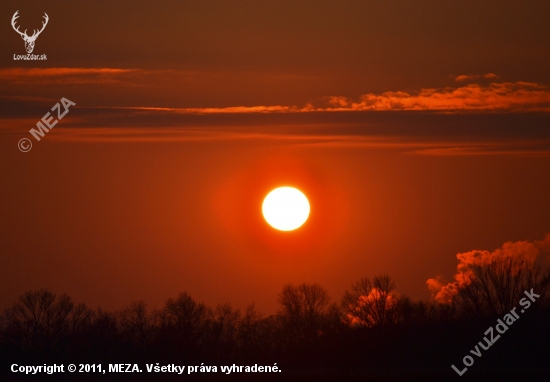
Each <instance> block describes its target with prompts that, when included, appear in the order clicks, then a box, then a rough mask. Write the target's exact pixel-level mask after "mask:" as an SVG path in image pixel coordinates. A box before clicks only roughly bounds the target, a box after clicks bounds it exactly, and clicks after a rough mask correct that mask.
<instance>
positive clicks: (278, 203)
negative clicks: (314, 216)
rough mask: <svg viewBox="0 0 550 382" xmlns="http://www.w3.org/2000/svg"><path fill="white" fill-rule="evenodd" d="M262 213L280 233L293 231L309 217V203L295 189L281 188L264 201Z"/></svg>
mask: <svg viewBox="0 0 550 382" xmlns="http://www.w3.org/2000/svg"><path fill="white" fill-rule="evenodd" d="M262 213H263V215H264V218H265V220H266V221H267V222H268V223H269V225H270V226H272V227H273V228H275V229H278V230H279V231H293V230H295V229H297V228H299V227H301V226H302V225H303V224H304V223H305V222H306V220H307V218H308V217H309V201H308V200H307V198H306V196H305V195H304V194H303V193H302V192H301V191H300V190H298V189H296V188H294V187H279V188H276V189H274V190H273V191H271V192H270V193H269V194H267V196H266V197H265V199H264V202H263V204H262Z"/></svg>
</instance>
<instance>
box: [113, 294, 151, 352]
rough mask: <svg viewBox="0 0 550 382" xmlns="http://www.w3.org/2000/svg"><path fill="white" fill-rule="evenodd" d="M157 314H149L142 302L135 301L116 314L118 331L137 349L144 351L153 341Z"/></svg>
mask: <svg viewBox="0 0 550 382" xmlns="http://www.w3.org/2000/svg"><path fill="white" fill-rule="evenodd" d="M158 318H159V314H158V313H157V312H152V313H149V312H148V311H147V304H146V303H145V302H144V301H136V302H133V303H131V304H130V306H129V307H127V308H125V309H123V310H121V311H120V312H119V313H118V321H119V323H120V330H121V332H122V335H123V336H124V338H125V339H126V340H127V341H128V342H130V343H131V344H132V346H137V347H138V348H139V349H145V348H146V347H147V345H148V344H149V343H150V342H151V340H152V339H153V335H154V331H155V330H156V328H157V321H158Z"/></svg>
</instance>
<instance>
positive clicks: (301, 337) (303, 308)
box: [279, 284, 330, 343]
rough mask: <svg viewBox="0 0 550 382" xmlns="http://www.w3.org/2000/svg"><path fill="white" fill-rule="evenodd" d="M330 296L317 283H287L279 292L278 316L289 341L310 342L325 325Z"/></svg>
mask: <svg viewBox="0 0 550 382" xmlns="http://www.w3.org/2000/svg"><path fill="white" fill-rule="evenodd" d="M329 302H330V298H329V296H328V293H327V291H326V290H324V289H323V288H322V287H321V286H319V285H318V284H301V285H298V286H294V285H291V284H289V285H287V286H285V287H284V288H283V290H282V292H281V293H280V294H279V303H280V304H281V306H282V311H281V312H280V317H281V318H282V324H283V328H284V331H285V333H286V334H287V339H288V340H289V342H291V343H293V342H296V341H298V342H306V343H307V342H311V341H313V340H314V339H315V338H317V337H318V336H319V335H320V334H321V333H322V332H323V330H324V329H325V328H326V326H327V320H328V318H329Z"/></svg>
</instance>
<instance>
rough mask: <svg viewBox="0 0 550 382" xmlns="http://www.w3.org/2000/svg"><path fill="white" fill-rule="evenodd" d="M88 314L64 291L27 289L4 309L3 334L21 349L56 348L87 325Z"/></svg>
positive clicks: (89, 312) (88, 321) (90, 312)
mask: <svg viewBox="0 0 550 382" xmlns="http://www.w3.org/2000/svg"><path fill="white" fill-rule="evenodd" d="M92 315H93V313H92V311H91V310H90V309H88V308H87V307H86V306H85V305H84V304H78V305H76V306H75V304H74V303H73V302H72V300H71V298H70V297H69V296H67V295H66V294H63V295H60V296H57V295H55V294H54V293H52V292H50V291H49V290H47V289H40V290H38V291H29V292H26V293H25V294H23V295H22V296H21V297H20V298H19V301H17V302H16V303H14V304H13V306H12V307H11V308H9V309H7V310H6V313H5V316H6V317H5V321H6V330H5V332H6V337H7V339H8V340H9V341H11V342H12V344H13V345H15V346H16V347H17V348H20V349H22V350H43V351H48V352H59V351H61V350H63V349H64V348H65V347H66V346H67V341H68V339H69V337H71V336H74V335H76V334H78V333H79V332H82V331H83V330H84V327H85V326H87V325H89V323H90V321H91V319H92Z"/></svg>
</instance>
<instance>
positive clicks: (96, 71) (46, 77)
mask: <svg viewBox="0 0 550 382" xmlns="http://www.w3.org/2000/svg"><path fill="white" fill-rule="evenodd" d="M145 72H146V71H144V70H142V69H118V68H2V69H0V79H1V80H3V81H6V82H9V83H13V84H28V83H29V81H33V82H32V83H34V84H36V83H38V84H47V83H51V84H54V83H55V84H60V83H61V84H69V83H73V84H84V83H97V82H102V83H107V82H118V81H116V80H115V79H116V78H119V77H121V76H127V75H136V74H138V73H145Z"/></svg>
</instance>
